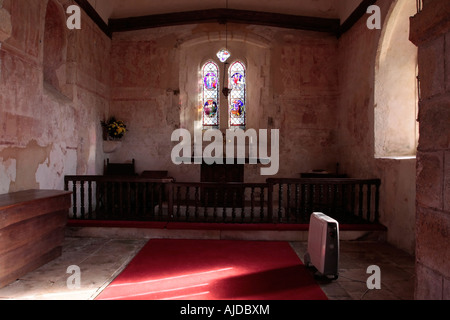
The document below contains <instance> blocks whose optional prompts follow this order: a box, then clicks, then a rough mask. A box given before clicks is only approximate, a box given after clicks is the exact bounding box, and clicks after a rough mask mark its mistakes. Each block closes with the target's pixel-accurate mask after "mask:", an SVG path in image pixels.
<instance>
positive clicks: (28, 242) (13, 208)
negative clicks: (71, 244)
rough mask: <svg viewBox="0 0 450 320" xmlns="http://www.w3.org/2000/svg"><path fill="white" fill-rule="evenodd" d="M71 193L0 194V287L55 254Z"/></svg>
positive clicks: (57, 255)
mask: <svg viewBox="0 0 450 320" xmlns="http://www.w3.org/2000/svg"><path fill="white" fill-rule="evenodd" d="M70 195H71V192H65V191H55V190H27V191H21V192H16V193H10V194H4V195H0V288H2V287H5V286H7V285H8V284H10V283H12V282H14V281H15V280H17V279H18V278H19V277H21V276H23V275H25V274H27V273H28V272H31V271H33V270H34V269H37V268H39V267H40V266H42V265H44V264H46V263H48V262H50V261H51V260H53V259H55V258H57V257H59V256H60V255H61V252H62V242H63V240H64V228H65V226H66V223H67V217H68V210H69V208H70V206H71V198H70Z"/></svg>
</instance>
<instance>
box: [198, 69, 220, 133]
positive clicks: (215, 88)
mask: <svg viewBox="0 0 450 320" xmlns="http://www.w3.org/2000/svg"><path fill="white" fill-rule="evenodd" d="M202 79H203V81H202V87H203V89H202V90H203V99H202V102H203V112H202V118H203V119H202V123H203V128H212V127H218V126H219V105H220V101H219V99H220V95H219V92H220V91H219V90H220V83H219V67H218V66H217V64H216V63H214V62H213V61H208V62H206V63H205V65H204V66H203V72H202Z"/></svg>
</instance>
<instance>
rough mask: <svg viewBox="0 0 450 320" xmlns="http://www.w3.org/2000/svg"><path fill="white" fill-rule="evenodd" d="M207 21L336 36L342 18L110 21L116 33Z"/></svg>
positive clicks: (204, 15) (186, 15)
mask: <svg viewBox="0 0 450 320" xmlns="http://www.w3.org/2000/svg"><path fill="white" fill-rule="evenodd" d="M207 22H218V23H225V22H231V23H245V24H253V25H265V26H272V27H280V28H289V29H300V30H309V31H318V32H327V33H332V34H336V35H337V34H338V33H339V25H340V21H339V19H326V18H315V17H305V16H296V15H287V14H279V13H268V12H257V11H248V10H235V9H210V10H198V11H188V12H178V13H167V14H157V15H149V16H142V17H132V18H122V19H110V20H109V30H110V32H111V33H114V32H123V31H131V30H140V29H148V28H158V27H166V26H173V25H185V24H197V23H207Z"/></svg>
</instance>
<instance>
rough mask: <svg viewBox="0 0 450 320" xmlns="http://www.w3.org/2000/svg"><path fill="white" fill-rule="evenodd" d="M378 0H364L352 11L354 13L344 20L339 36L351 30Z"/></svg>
mask: <svg viewBox="0 0 450 320" xmlns="http://www.w3.org/2000/svg"><path fill="white" fill-rule="evenodd" d="M376 2H377V0H363V1H362V2H361V3H360V5H359V6H358V7H356V9H355V10H354V11H353V12H352V14H351V15H350V16H349V17H348V18H347V20H345V21H344V23H343V24H342V25H341V27H340V29H339V34H338V37H340V36H342V35H343V34H344V33H346V32H347V31H348V30H350V29H351V28H352V27H353V26H354V25H355V24H356V23H357V22H358V21H359V19H361V18H362V17H363V16H364V15H366V14H367V8H369V7H370V6H371V5H374V4H375V3H376Z"/></svg>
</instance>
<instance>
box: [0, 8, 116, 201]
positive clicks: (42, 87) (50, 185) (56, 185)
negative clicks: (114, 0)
mask: <svg viewBox="0 0 450 320" xmlns="http://www.w3.org/2000/svg"><path fill="white" fill-rule="evenodd" d="M70 4H74V2H73V1H66V0H60V1H53V0H50V1H47V0H39V1H27V0H4V1H1V2H0V16H1V17H2V18H1V19H0V129H1V130H0V193H7V192H14V191H19V190H24V189H32V188H37V189H63V187H64V185H63V181H64V175H66V174H77V173H78V174H95V173H101V172H102V171H101V170H102V169H103V167H102V165H103V151H102V150H101V148H99V146H101V138H102V137H101V128H100V125H99V124H100V120H101V119H103V118H104V114H105V113H106V112H107V110H108V108H109V96H110V92H109V90H110V88H109V81H110V75H109V74H110V67H109V52H110V41H111V40H110V39H109V38H108V37H106V36H105V35H104V34H103V33H102V32H101V31H100V30H99V29H98V27H97V26H96V25H95V24H94V23H93V22H92V21H91V19H90V18H89V17H87V16H86V15H85V14H84V13H83V14H82V17H81V19H82V29H81V30H69V29H68V28H67V26H66V13H65V11H66V10H65V8H66V7H67V6H68V5H70ZM3 17H6V18H5V19H3ZM46 45H47V46H48V47H46ZM49 48H50V49H49ZM51 48H58V50H57V51H56V50H51ZM46 49H47V50H46ZM52 54H54V55H55V56H51V55H52ZM48 55H50V56H48ZM56 57H57V58H56ZM45 61H47V63H45ZM46 70H47V71H48V73H47V75H48V77H46V78H45V80H44V73H45V72H46Z"/></svg>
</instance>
